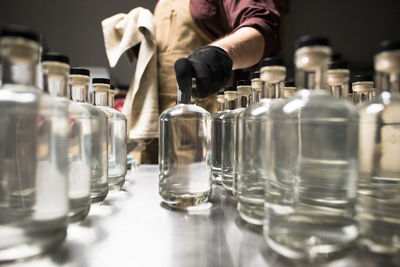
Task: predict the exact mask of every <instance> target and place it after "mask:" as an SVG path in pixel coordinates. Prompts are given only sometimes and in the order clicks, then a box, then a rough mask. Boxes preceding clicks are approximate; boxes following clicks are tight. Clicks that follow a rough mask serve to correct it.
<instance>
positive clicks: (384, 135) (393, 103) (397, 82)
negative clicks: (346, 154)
mask: <svg viewBox="0 0 400 267" xmlns="http://www.w3.org/2000/svg"><path fill="white" fill-rule="evenodd" d="M374 63H375V81H376V87H377V89H378V92H379V93H380V94H379V95H378V96H377V98H376V99H375V100H373V101H371V102H368V103H362V104H361V105H360V106H359V116H360V133H359V179H358V196H357V197H358V199H357V200H358V201H357V218H358V222H359V225H360V232H361V243H362V244H363V245H365V246H366V247H367V248H368V249H369V250H371V251H373V252H377V253H384V254H396V255H398V253H399V252H400V164H399V162H400V117H399V114H400V43H399V42H397V43H396V42H390V41H384V42H382V43H381V45H380V47H379V50H378V53H377V54H376V55H375V57H374Z"/></svg>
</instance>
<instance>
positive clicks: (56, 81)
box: [42, 61, 69, 98]
mask: <svg viewBox="0 0 400 267" xmlns="http://www.w3.org/2000/svg"><path fill="white" fill-rule="evenodd" d="M42 73H43V89H44V91H45V92H46V93H48V94H49V95H51V96H55V97H66V98H69V93H68V73H69V65H68V64H65V63H60V62H55V61H44V62H42Z"/></svg>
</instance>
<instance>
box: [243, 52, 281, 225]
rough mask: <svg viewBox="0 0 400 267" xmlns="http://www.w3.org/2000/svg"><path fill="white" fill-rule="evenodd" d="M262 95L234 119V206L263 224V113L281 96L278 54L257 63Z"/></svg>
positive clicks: (264, 146) (264, 152)
mask: <svg viewBox="0 0 400 267" xmlns="http://www.w3.org/2000/svg"><path fill="white" fill-rule="evenodd" d="M260 68H261V69H260V72H261V80H262V83H263V88H262V99H261V101H260V103H258V104H255V105H253V106H251V107H249V108H248V109H246V110H245V111H244V112H243V113H240V114H239V119H238V153H237V155H238V168H237V196H238V204H237V209H238V212H239V215H240V217H241V218H242V219H243V220H245V221H246V222H248V223H251V224H255V225H263V223H264V217H265V216H264V214H265V213H264V201H265V183H266V179H267V174H266V165H265V162H266V149H267V146H266V140H267V139H266V135H267V117H268V115H269V111H270V108H271V105H273V104H275V103H276V102H277V101H282V100H280V99H279V98H281V97H283V84H284V80H285V76H286V68H285V67H284V65H283V60H282V59H279V58H266V59H263V60H262V61H261V63H260Z"/></svg>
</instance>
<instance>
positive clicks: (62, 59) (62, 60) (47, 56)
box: [42, 52, 69, 64]
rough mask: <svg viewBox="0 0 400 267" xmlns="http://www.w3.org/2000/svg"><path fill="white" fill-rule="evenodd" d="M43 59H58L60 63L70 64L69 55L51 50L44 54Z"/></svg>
mask: <svg viewBox="0 0 400 267" xmlns="http://www.w3.org/2000/svg"><path fill="white" fill-rule="evenodd" d="M43 61H56V62H60V63H65V64H69V57H67V56H65V55H61V54H59V53H55V52H49V53H46V54H43V55H42V62H43Z"/></svg>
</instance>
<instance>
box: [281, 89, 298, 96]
mask: <svg viewBox="0 0 400 267" xmlns="http://www.w3.org/2000/svg"><path fill="white" fill-rule="evenodd" d="M294 94H296V87H285V88H284V89H283V97H284V98H289V97H292V96H294Z"/></svg>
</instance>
